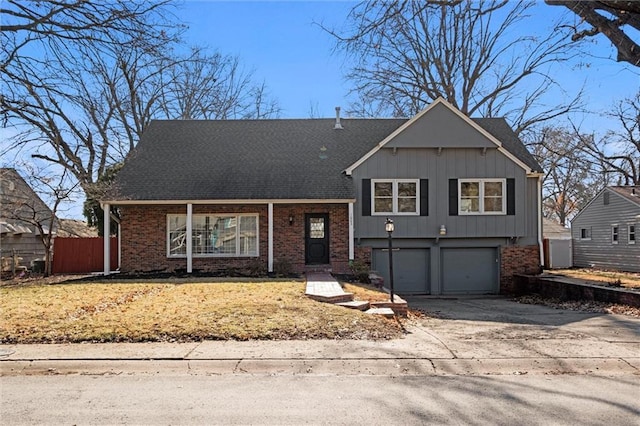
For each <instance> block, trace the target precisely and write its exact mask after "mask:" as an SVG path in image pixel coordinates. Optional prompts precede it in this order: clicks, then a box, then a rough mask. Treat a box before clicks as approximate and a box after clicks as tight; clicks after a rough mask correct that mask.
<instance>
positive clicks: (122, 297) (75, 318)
mask: <svg viewBox="0 0 640 426" xmlns="http://www.w3.org/2000/svg"><path fill="white" fill-rule="evenodd" d="M304 291H305V284H304V283H303V282H300V281H281V282H186V283H175V282H173V283H172V282H153V283H126V282H122V283H117V282H99V283H96V282H89V283H75V282H74V283H59V284H55V285H49V284H45V283H39V282H37V281H36V282H33V283H30V284H26V285H24V284H21V285H10V286H3V287H0V316H1V322H0V342H1V343H5V344H6V343H36V342H39V343H54V342H55V343H60V342H85V341H89V342H140V341H200V340H205V339H212V340H250V339H283V340H288V339H323V338H327V339H389V338H395V337H399V336H400V335H401V334H402V332H403V330H402V326H401V324H399V323H398V322H397V321H396V320H395V319H386V318H383V317H380V316H375V315H369V314H365V313H362V312H359V311H354V310H351V309H346V308H342V307H339V306H334V305H331V304H326V303H320V302H315V301H313V300H311V299H309V298H307V297H306V296H305V295H304ZM347 291H354V292H355V293H356V294H357V296H358V299H360V300H380V299H381V298H384V297H385V295H384V294H383V293H380V292H378V291H377V290H375V289H373V288H368V287H364V286H353V285H351V286H347Z"/></svg>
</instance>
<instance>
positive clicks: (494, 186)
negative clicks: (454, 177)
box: [458, 179, 506, 215]
mask: <svg viewBox="0 0 640 426" xmlns="http://www.w3.org/2000/svg"><path fill="white" fill-rule="evenodd" d="M458 185H459V190H458V194H459V202H458V206H459V207H458V208H459V210H458V213H459V214H461V215H471V214H506V179H460V180H458Z"/></svg>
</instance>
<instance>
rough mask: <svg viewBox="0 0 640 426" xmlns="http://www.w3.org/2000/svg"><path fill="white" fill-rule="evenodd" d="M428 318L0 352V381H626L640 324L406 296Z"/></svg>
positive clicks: (632, 372)
mask: <svg viewBox="0 0 640 426" xmlns="http://www.w3.org/2000/svg"><path fill="white" fill-rule="evenodd" d="M406 299H407V301H408V303H409V306H410V307H411V308H414V309H420V310H422V311H424V312H426V313H427V315H425V316H424V317H422V318H417V319H412V320H411V321H408V323H407V326H406V329H407V333H406V335H405V336H404V337H403V338H400V339H393V340H381V341H369V340H309V341H301V340H294V341H246V342H237V341H204V342H189V343H180V342H176V343H169V342H161V343H160V342H157V343H155V342H151V343H104V344H98V343H80V344H34V345H22V344H20V345H0V375H2V376H20V375H59V374H104V375H110V374H122V373H131V374H141V375H144V374H147V375H157V374H164V375H166V374H175V375H183V374H190V375H201V374H202V375H269V376H277V375H325V376H327V375H333V376H336V375H360V376H363V375H364V376H380V375H384V376H425V375H429V376H450V375H457V376H460V375H465V376H484V375H525V374H528V375H538V374H545V375H549V374H552V375H558V374H572V375H601V376H612V375H615V376H621V375H626V376H630V378H631V379H632V380H634V381H635V380H636V379H638V380H639V382H640V319H638V318H632V317H626V316H619V315H609V314H598V313H587V312H573V311H567V310H558V309H553V308H549V307H544V306H539V305H526V304H519V303H517V302H514V301H512V300H510V299H507V298H501V297H491V298H487V297H481V298H480V297H478V298H476V297H458V298H456V297H453V298H435V297H407V298H406Z"/></svg>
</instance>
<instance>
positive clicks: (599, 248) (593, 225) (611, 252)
mask: <svg viewBox="0 0 640 426" xmlns="http://www.w3.org/2000/svg"><path fill="white" fill-rule="evenodd" d="M636 188H638V190H639V191H640V187H636ZM639 215H640V196H639V198H638V201H636V202H634V201H633V200H632V199H629V198H628V197H625V196H623V195H621V194H619V193H618V192H617V191H616V190H615V189H612V188H605V189H603V190H602V191H601V192H600V193H599V194H598V195H597V196H596V197H595V198H594V199H593V200H592V201H591V202H590V203H589V204H588V205H587V206H585V208H583V209H582V210H581V211H580V213H579V214H578V215H577V216H576V217H575V218H574V220H573V221H572V222H571V234H572V238H573V266H575V267H586V268H588V267H594V268H599V269H611V270H620V271H629V272H640V243H638V241H637V236H638V234H639V232H638V228H639V227H640V218H639ZM614 226H615V227H617V230H618V237H617V239H618V241H617V243H614V241H613V228H614ZM630 226H634V227H635V235H636V241H635V243H632V244H630V239H629V228H630Z"/></svg>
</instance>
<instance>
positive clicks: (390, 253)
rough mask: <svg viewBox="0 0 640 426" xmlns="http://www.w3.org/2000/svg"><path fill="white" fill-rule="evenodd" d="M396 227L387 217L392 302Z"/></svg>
mask: <svg viewBox="0 0 640 426" xmlns="http://www.w3.org/2000/svg"><path fill="white" fill-rule="evenodd" d="M394 229H395V228H394V226H393V221H392V220H391V219H389V218H387V221H386V222H385V223H384V230H385V231H387V233H388V234H389V287H390V288H389V290H391V303H393V244H392V237H391V234H393V230H394Z"/></svg>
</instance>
